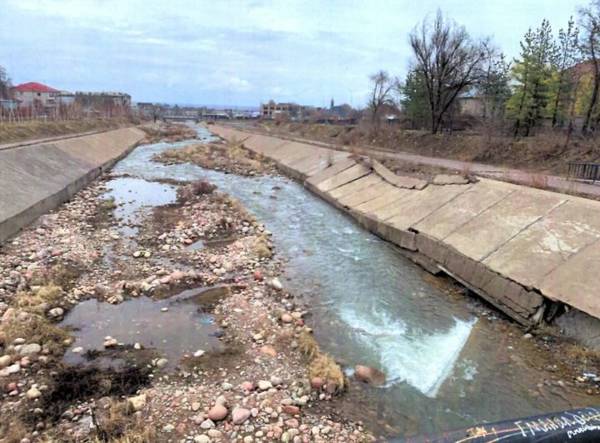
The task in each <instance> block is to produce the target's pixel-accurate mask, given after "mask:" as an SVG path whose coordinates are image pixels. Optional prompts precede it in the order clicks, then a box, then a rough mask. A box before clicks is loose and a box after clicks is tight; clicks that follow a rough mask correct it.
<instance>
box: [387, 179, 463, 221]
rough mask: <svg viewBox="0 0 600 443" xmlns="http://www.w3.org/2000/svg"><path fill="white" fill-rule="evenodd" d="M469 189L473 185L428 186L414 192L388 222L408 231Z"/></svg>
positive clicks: (403, 201)
mask: <svg viewBox="0 0 600 443" xmlns="http://www.w3.org/2000/svg"><path fill="white" fill-rule="evenodd" d="M469 189H471V185H448V186H427V187H426V188H425V189H423V190H422V191H413V195H412V196H410V197H407V198H405V199H404V200H402V202H401V203H400V205H399V208H398V211H397V212H396V213H395V214H394V215H393V216H391V217H389V218H388V219H387V221H388V223H389V224H390V225H392V226H394V227H396V228H399V229H404V230H408V229H409V228H410V227H412V226H413V225H414V224H416V223H418V222H419V221H421V220H422V219H423V218H425V217H427V216H428V215H429V214H431V213H432V212H433V211H435V210H436V209H438V208H440V207H441V206H443V205H445V204H446V203H448V202H449V201H450V200H452V199H454V198H455V197H456V196H458V195H460V194H462V193H464V192H466V191H468V190H469Z"/></svg>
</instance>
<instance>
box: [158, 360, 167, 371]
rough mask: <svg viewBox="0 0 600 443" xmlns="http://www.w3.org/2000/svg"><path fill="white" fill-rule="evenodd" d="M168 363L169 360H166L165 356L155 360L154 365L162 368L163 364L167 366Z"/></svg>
mask: <svg viewBox="0 0 600 443" xmlns="http://www.w3.org/2000/svg"><path fill="white" fill-rule="evenodd" d="M168 364H169V360H167V359H166V358H159V359H158V360H157V361H156V367H157V368H158V369H162V368H164V367H165V366H167V365H168Z"/></svg>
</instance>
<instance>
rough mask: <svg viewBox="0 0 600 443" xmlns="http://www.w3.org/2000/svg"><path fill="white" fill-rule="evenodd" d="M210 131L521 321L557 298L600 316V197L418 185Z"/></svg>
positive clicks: (301, 148)
mask: <svg viewBox="0 0 600 443" xmlns="http://www.w3.org/2000/svg"><path fill="white" fill-rule="evenodd" d="M211 130H212V131H213V132H214V133H215V134H217V135H219V136H220V137H222V138H224V139H226V140H228V141H232V142H241V143H243V144H244V146H245V147H246V148H248V149H251V150H253V151H255V152H257V153H259V154H262V155H264V156H265V157H268V158H270V159H272V160H274V161H275V162H277V164H278V165H279V167H280V168H281V169H282V170H283V171H284V172H285V173H287V174H289V175H290V176H291V177H293V178H295V179H297V180H299V181H301V182H303V183H304V185H305V186H306V187H307V188H309V189H310V190H312V191H313V192H315V193H316V194H318V195H320V196H321V197H322V198H324V199H325V200H327V201H329V202H330V203H332V204H334V205H335V206H337V207H338V208H340V209H341V210H344V211H346V212H347V213H349V214H351V215H352V216H353V217H354V218H356V220H357V221H358V222H359V223H360V224H361V225H363V226H364V227H365V228H367V229H368V230H370V231H371V232H373V233H375V234H377V235H378V236H380V237H382V238H384V239H386V240H388V241H390V242H392V243H394V244H396V245H398V246H400V247H401V248H402V249H403V250H404V251H405V253H406V254H407V255H408V256H409V257H411V258H412V259H413V260H414V261H416V262H418V263H419V264H421V265H423V266H424V267H426V268H427V269H428V270H430V271H432V272H436V273H437V272H444V273H447V274H448V275H450V276H452V277H454V278H455V279H456V280H458V281H460V282H461V283H463V284H464V285H465V286H467V287H469V288H471V289H472V290H473V291H475V292H476V293H477V294H479V295H480V296H481V297H483V298H484V299H486V300H488V301H489V302H490V303H492V304H493V305H495V306H496V307H497V308H498V309H500V310H501V311H503V312H505V313H506V314H507V315H509V316H510V317H512V318H513V319H514V320H516V321H518V322H520V323H522V324H524V325H532V324H535V323H537V322H538V321H539V320H541V319H542V318H544V316H546V317H547V316H549V315H553V314H554V311H555V309H556V308H557V306H559V305H560V303H563V304H565V305H567V306H569V307H573V308H576V309H575V310H573V311H574V312H575V313H577V315H581V316H583V317H582V318H587V317H588V316H591V317H595V318H596V319H597V318H600V295H599V294H598V282H599V276H600V202H597V201H593V200H586V199H582V198H578V197H573V196H570V195H564V194H558V193H553V192H547V191H543V190H538V189H532V188H527V187H524V186H519V185H513V184H509V183H504V182H498V181H493V180H488V179H480V180H479V181H477V182H476V183H463V184H461V183H460V181H459V183H458V184H457V183H455V182H454V180H444V179H443V177H442V179H441V180H440V181H439V183H438V184H435V183H429V184H428V183H419V181H418V180H415V179H413V178H411V177H401V176H396V175H394V174H392V173H391V172H390V171H386V170H385V168H383V167H382V166H381V165H379V164H377V163H376V162H374V163H370V162H365V161H358V162H357V161H356V160H354V159H353V158H352V157H351V154H349V153H346V152H341V151H335V150H330V149H327V148H324V147H318V146H314V145H312V144H303V143H299V142H294V141H288V140H283V139H279V138H276V137H269V136H264V135H257V134H252V133H246V132H243V131H239V130H237V129H233V128H230V127H226V126H220V125H213V126H211ZM390 174H391V175H390ZM445 183H448V184H445ZM556 302H559V303H556ZM582 313H585V314H582ZM571 315H573V314H572V313H571ZM592 323H593V324H597V321H595V320H594V322H592ZM599 333H600V331H599ZM588 335H589V334H588ZM595 340H596V341H598V343H596V344H597V345H600V339H598V337H596V339H595Z"/></svg>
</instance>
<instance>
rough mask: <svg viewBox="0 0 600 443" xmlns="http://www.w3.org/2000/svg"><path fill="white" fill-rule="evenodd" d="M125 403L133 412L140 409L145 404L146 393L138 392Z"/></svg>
mask: <svg viewBox="0 0 600 443" xmlns="http://www.w3.org/2000/svg"><path fill="white" fill-rule="evenodd" d="M127 405H128V406H129V408H130V409H131V410H132V411H134V412H138V411H141V410H142V409H144V406H146V395H145V394H140V395H136V396H135V397H129V398H128V399H127Z"/></svg>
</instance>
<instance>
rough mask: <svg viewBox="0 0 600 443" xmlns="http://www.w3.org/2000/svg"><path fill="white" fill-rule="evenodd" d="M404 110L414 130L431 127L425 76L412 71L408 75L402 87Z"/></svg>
mask: <svg viewBox="0 0 600 443" xmlns="http://www.w3.org/2000/svg"><path fill="white" fill-rule="evenodd" d="M400 94H401V97H402V98H401V100H400V103H401V105H402V109H403V110H404V113H405V115H406V117H407V118H408V119H409V120H410V122H411V126H412V128H413V129H416V128H423V127H426V126H429V125H430V119H429V117H430V113H429V103H428V101H427V89H426V86H425V79H424V78H423V75H422V74H421V73H420V72H419V71H417V70H415V69H411V70H410V71H409V72H408V74H407V75H406V80H405V81H404V84H402V85H401V86H400Z"/></svg>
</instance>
